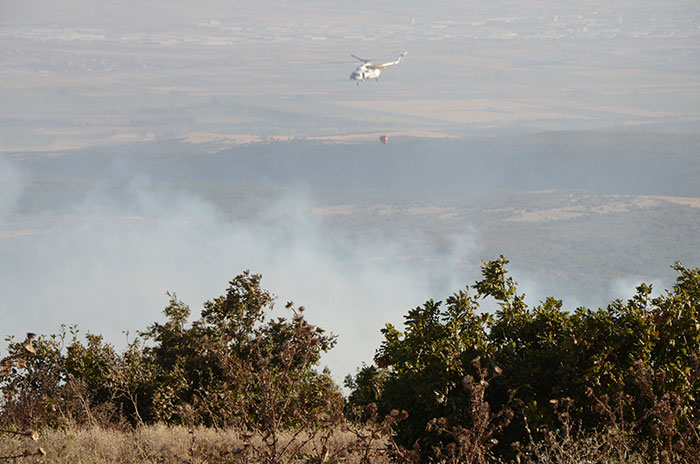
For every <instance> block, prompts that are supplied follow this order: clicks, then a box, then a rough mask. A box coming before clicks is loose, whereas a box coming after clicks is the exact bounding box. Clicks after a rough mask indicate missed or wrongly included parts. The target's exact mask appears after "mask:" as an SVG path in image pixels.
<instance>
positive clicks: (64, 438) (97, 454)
mask: <svg viewBox="0 0 700 464" xmlns="http://www.w3.org/2000/svg"><path fill="white" fill-rule="evenodd" d="M291 439H293V437H292V436H291V435H286V436H283V437H282V440H281V441H282V442H283V443H284V442H286V441H288V440H291ZM356 443H357V436H356V434H355V433H353V432H350V431H341V430H338V431H336V432H335V433H334V434H333V436H332V437H331V438H330V440H328V441H327V442H326V443H325V444H326V445H327V448H324V443H323V442H322V441H321V440H318V439H312V440H310V441H309V442H308V443H306V445H305V446H304V447H303V448H302V449H301V450H300V452H299V453H297V454H296V456H290V455H287V456H282V458H281V459H280V460H278V461H276V462H280V463H294V462H300V463H301V462H308V463H314V462H318V463H321V462H326V463H331V462H343V463H348V464H352V463H361V462H363V455H364V452H363V451H364V450H362V449H358V448H354V447H353V445H354V444H356ZM23 445H26V446H23ZM38 446H41V447H42V449H44V450H45V451H46V457H32V456H29V457H25V458H23V459H22V461H21V462H46V463H48V462H50V463H56V464H59V463H66V464H69V463H70V464H76V463H83V464H87V463H90V464H108V463H109V464H117V463H124V464H132V463H160V464H162V463H205V462H206V463H224V462H226V463H253V462H264V458H262V457H261V454H259V453H257V451H261V450H263V449H264V447H265V444H264V442H263V440H262V437H260V436H253V437H246V434H245V433H242V432H240V431H237V430H233V429H225V430H224V429H214V428H206V427H198V428H186V427H181V426H175V427H169V426H165V425H152V426H144V427H139V428H137V429H134V430H126V431H122V430H117V429H104V428H101V427H90V428H69V429H66V430H45V431H43V432H42V433H41V438H40V439H39V442H38V445H37V443H33V442H30V439H27V442H26V443H22V442H21V441H20V440H17V439H12V438H9V437H3V438H0V455H1V456H15V455H18V454H21V453H22V451H20V452H18V451H17V450H18V449H20V450H23V449H24V448H27V449H30V450H31V449H33V448H37V447H38ZM382 446H383V444H382V443H379V442H378V443H376V444H375V448H373V449H375V450H376V449H377V448H381V447H382ZM326 450H327V451H328V453H326ZM334 454H338V455H336V456H334ZM380 454H382V453H379V452H377V451H374V452H373V453H372V457H371V461H370V462H372V463H380V464H381V463H383V462H389V459H388V458H383V457H381V456H380ZM324 456H326V457H325V460H324ZM9 462H14V461H9Z"/></svg>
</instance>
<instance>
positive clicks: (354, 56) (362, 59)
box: [350, 55, 369, 63]
mask: <svg viewBox="0 0 700 464" xmlns="http://www.w3.org/2000/svg"><path fill="white" fill-rule="evenodd" d="M350 56H352V57H353V58H355V59H356V60H360V61H362V62H364V63H367V62H368V61H369V60H366V59H364V58H360V57H359V56H357V55H350Z"/></svg>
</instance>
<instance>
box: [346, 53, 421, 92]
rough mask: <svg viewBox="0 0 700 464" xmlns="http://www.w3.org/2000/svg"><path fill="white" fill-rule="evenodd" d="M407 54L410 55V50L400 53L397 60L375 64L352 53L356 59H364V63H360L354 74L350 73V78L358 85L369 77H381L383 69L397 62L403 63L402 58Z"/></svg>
mask: <svg viewBox="0 0 700 464" xmlns="http://www.w3.org/2000/svg"><path fill="white" fill-rule="evenodd" d="M406 55H408V52H403V53H402V54H400V55H399V57H398V58H396V61H389V62H386V63H380V64H374V63H372V62H371V61H369V60H365V59H364V58H360V57H359V56H356V55H350V56H351V57H353V58H355V59H356V60H360V61H362V64H361V65H359V66H358V67H357V68H356V69H355V70H354V71H353V72H352V74H350V80H353V81H355V82H356V83H357V85H360V82H363V81H366V80H367V79H379V75H380V74H381V73H382V69H384V68H386V67H387V66H393V65H395V64H399V63H401V58H403V57H404V56H406Z"/></svg>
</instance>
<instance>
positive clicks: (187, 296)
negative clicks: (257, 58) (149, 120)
mask: <svg viewBox="0 0 700 464" xmlns="http://www.w3.org/2000/svg"><path fill="white" fill-rule="evenodd" d="M2 168H3V169H2V173H3V174H2V175H3V176H4V177H3V179H4V180H5V182H3V183H2V185H3V187H2V188H3V191H2V192H1V193H4V194H5V195H3V198H5V203H3V210H0V211H5V214H4V215H3V216H2V223H0V230H5V231H6V233H5V235H3V236H2V239H0V256H2V259H1V260H0V274H1V275H2V276H3V278H2V279H1V281H0V295H1V296H0V315H2V320H3V324H2V329H3V330H2V332H3V335H8V334H15V335H17V336H19V337H21V336H23V334H24V332H26V331H33V332H38V333H56V332H57V331H58V330H59V327H60V324H67V325H72V324H77V325H78V328H79V329H80V331H81V333H83V334H84V333H85V332H87V331H90V332H93V333H100V334H103V335H104V336H105V338H106V339H107V341H109V342H111V343H114V344H115V345H116V346H117V347H120V346H123V344H124V341H125V337H124V335H123V334H122V331H126V330H128V331H130V332H131V334H133V333H134V332H135V331H137V330H143V329H145V328H146V326H147V325H149V324H150V323H152V322H154V321H161V320H162V317H163V316H162V314H161V311H162V308H163V307H164V306H165V305H166V304H167V302H168V297H167V296H166V295H165V292H166V291H174V292H176V294H177V296H178V298H180V299H181V300H183V301H184V302H185V303H187V304H189V305H190V307H191V309H192V313H193V317H194V318H196V317H198V315H199V310H200V309H201V305H202V303H203V302H204V301H206V300H209V299H212V298H214V297H216V296H219V295H221V294H223V293H224V291H225V289H226V287H227V283H228V281H229V280H230V279H231V278H233V277H234V276H235V275H236V274H238V273H240V272H242V271H244V270H246V269H250V270H251V271H252V272H256V273H261V274H262V275H263V282H262V284H263V287H264V288H266V289H269V290H270V291H271V292H272V293H274V294H275V295H277V296H278V304H277V309H276V311H280V312H281V311H283V309H279V308H283V306H284V303H285V302H286V301H288V300H293V301H294V302H295V303H296V304H297V305H304V306H305V307H306V309H307V312H306V315H307V317H308V318H309V320H310V321H311V322H312V323H314V324H317V325H319V326H320V327H322V328H324V329H326V330H327V331H330V332H333V333H335V334H337V335H338V337H339V341H338V345H337V346H336V347H335V348H334V349H333V350H332V351H331V352H330V354H328V355H327V356H326V357H325V358H324V360H323V362H324V364H326V365H328V367H330V369H331V371H332V373H333V376H334V378H335V379H336V380H337V381H338V382H340V381H342V378H343V376H344V375H346V374H348V373H352V372H354V370H355V368H356V367H357V366H359V365H360V364H361V363H362V362H363V361H371V359H372V357H373V354H374V350H375V349H376V348H377V347H378V346H379V343H380V341H381V334H380V332H379V330H380V329H381V327H383V325H384V324H385V323H386V322H392V323H398V324H400V323H401V322H402V316H403V315H404V314H405V313H406V312H407V311H408V309H410V308H412V307H415V306H418V305H420V304H422V303H423V302H424V301H425V300H426V299H428V298H432V297H434V298H436V299H441V298H444V297H446V296H447V295H449V294H450V293H452V292H453V291H455V290H457V289H459V288H462V287H463V286H464V285H465V284H467V283H471V282H472V281H473V280H474V279H475V277H476V276H466V275H460V272H461V273H462V274H463V273H464V271H460V270H459V269H461V267H460V263H462V262H464V261H465V260H467V261H471V262H474V261H476V260H477V248H478V247H477V242H476V240H475V239H474V237H473V236H472V235H471V234H467V235H465V236H461V237H455V238H453V239H452V240H451V241H449V243H448V245H443V246H442V247H441V248H440V250H439V259H437V260H434V261H432V262H431V263H428V264H427V265H425V264H424V265H422V266H416V265H415V263H414V262H413V260H411V259H410V258H408V256H411V255H413V256H415V255H418V256H421V255H423V256H427V255H435V254H436V250H435V249H432V248H430V247H431V246H430V245H425V248H426V249H424V250H416V249H415V243H418V242H419V241H418V240H413V241H412V245H411V247H412V248H411V249H407V245H405V244H404V243H400V242H398V241H395V240H392V239H391V238H388V237H386V236H380V235H377V236H376V237H375V238H374V239H372V240H366V241H365V242H363V244H362V245H358V244H357V241H352V242H351V241H350V240H348V239H347V237H346V236H344V234H343V233H342V231H339V230H338V229H336V228H329V227H328V226H327V225H326V224H325V223H324V221H323V220H322V219H321V218H319V217H318V216H314V215H312V214H310V211H311V210H312V207H313V200H312V199H311V198H310V197H309V195H306V194H303V193H298V194H295V195H287V196H286V197H285V198H284V199H283V200H281V201H278V202H276V203H275V204H273V205H269V207H267V208H266V209H265V210H264V211H262V212H260V214H259V215H258V218H257V219H256V220H254V221H245V222H244V221H233V220H230V219H228V218H226V217H225V216H224V215H223V214H222V213H221V212H220V211H219V210H217V209H216V208H215V207H214V206H213V205H212V204H211V203H209V202H207V201H206V200H204V199H202V198H200V197H198V196H196V195H194V194H191V193H186V192H176V191H171V190H164V189H162V188H159V187H156V186H153V185H150V184H149V183H148V182H147V181H144V180H140V181H134V182H132V183H131V184H130V186H129V187H128V189H127V191H126V192H119V195H118V198H117V195H115V194H114V193H110V192H113V191H111V190H109V189H97V190H95V191H93V192H92V193H91V194H90V195H88V196H86V197H85V198H84V199H83V200H82V201H80V202H78V203H77V204H75V205H74V206H72V207H70V208H69V210H68V211H64V212H61V214H60V215H57V214H55V213H54V214H45V215H34V216H32V217H29V218H24V221H25V222H26V223H31V224H32V225H33V226H32V227H31V228H30V227H24V229H23V230H25V233H9V232H8V231H10V229H12V228H15V229H16V228H17V227H18V226H17V224H14V223H10V221H9V219H8V218H9V211H11V210H12V207H13V205H14V204H15V203H16V202H17V200H18V199H19V196H20V192H21V191H22V188H23V187H22V185H23V181H22V176H21V174H20V173H19V172H16V170H15V171H11V170H9V169H7V170H6V169H4V168H5V166H2ZM429 248H430V249H429Z"/></svg>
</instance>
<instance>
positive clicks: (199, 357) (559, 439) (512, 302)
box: [0, 257, 700, 462]
mask: <svg viewBox="0 0 700 464" xmlns="http://www.w3.org/2000/svg"><path fill="white" fill-rule="evenodd" d="M507 263H508V261H507V260H506V259H505V258H503V257H500V258H498V259H496V260H493V261H487V262H483V263H482V266H481V271H482V278H481V279H480V280H479V281H477V282H475V283H474V285H472V286H471V287H469V286H467V287H465V288H464V289H462V290H459V291H457V292H456V293H454V294H453V295H451V296H449V297H448V298H446V299H445V300H444V301H436V300H428V301H426V302H425V303H424V304H423V305H420V306H417V307H415V308H413V309H410V310H409V311H408V312H407V314H406V315H405V317H404V325H403V327H397V326H394V325H391V324H387V325H386V326H385V327H384V328H381V331H382V334H383V338H384V339H383V341H382V343H381V344H380V346H378V347H377V350H376V355H375V357H374V359H373V360H367V361H368V362H367V364H365V365H363V366H360V367H358V370H357V372H356V373H355V374H354V375H349V376H348V377H347V378H346V380H345V387H346V393H345V394H344V392H343V390H342V389H341V388H340V387H339V386H338V385H336V384H335V383H334V382H333V380H332V378H331V376H330V372H329V371H328V370H325V369H324V370H321V369H320V362H321V359H322V355H323V353H325V352H327V351H328V350H331V349H332V348H333V345H334V343H335V340H336V337H335V336H334V335H333V334H329V333H327V332H326V331H324V330H323V329H322V328H320V327H318V326H315V325H314V324H313V323H312V322H310V321H308V320H307V318H306V317H305V315H304V307H303V306H298V305H296V304H294V303H293V302H286V303H285V304H283V306H284V307H285V310H286V311H287V316H286V317H271V315H270V311H271V310H272V308H273V306H274V304H275V298H274V296H273V295H272V294H271V293H270V292H269V291H267V290H265V289H264V288H262V286H261V279H262V277H261V276H260V275H256V274H253V273H250V272H248V271H246V272H243V273H241V274H239V275H238V276H236V277H235V278H234V279H232V280H231V281H230V282H229V285H228V288H227V289H226V291H225V293H224V294H223V295H221V296H218V297H215V298H213V299H212V300H210V301H208V302H206V303H205V304H204V306H203V308H202V310H201V312H200V314H199V317H197V318H194V317H195V315H194V314H192V311H191V309H190V308H189V307H188V306H187V305H186V304H185V303H184V302H182V301H180V300H179V299H177V297H176V295H175V294H170V296H171V299H170V303H169V304H168V305H167V306H166V308H165V309H164V310H163V314H164V320H162V321H159V322H154V323H153V324H151V325H149V326H148V327H146V328H144V330H142V331H139V332H138V333H137V334H136V336H133V335H132V336H130V337H129V343H128V345H127V347H126V348H125V349H124V350H121V351H120V350H117V349H115V348H114V346H112V345H110V344H109V343H106V342H105V341H104V340H103V338H102V337H101V336H100V335H99V334H91V333H88V334H86V335H85V336H84V337H83V336H82V335H81V334H80V332H79V331H78V328H76V327H69V328H65V327H64V328H63V329H62V330H61V331H60V332H59V333H57V334H51V335H36V334H33V333H28V334H27V335H26V337H25V338H24V339H23V340H21V341H19V340H17V339H15V338H14V337H8V339H7V342H8V346H7V352H8V355H7V356H6V357H4V358H3V359H2V361H1V363H0V386H1V388H2V403H0V423H1V424H2V429H3V430H4V431H5V433H6V434H7V433H9V434H10V435H11V436H12V437H14V436H27V437H30V436H33V434H34V432H36V431H50V430H66V429H71V428H76V427H78V428H81V427H82V428H84V427H102V428H105V429H113V428H116V429H119V430H137V429H139V428H143V427H149V426H153V425H155V424H165V425H168V426H172V427H178V426H181V427H189V428H196V427H208V428H214V429H217V430H223V429H227V428H232V429H234V430H237V431H239V432H240V436H239V438H240V437H242V438H240V439H241V440H242V441H241V445H240V446H238V445H236V446H238V448H237V447H236V446H234V445H233V444H230V446H229V447H228V448H227V449H228V451H227V452H226V453H223V452H222V453H220V454H219V455H218V457H215V456H209V457H208V458H207V460H206V461H207V462H260V461H264V462H346V461H345V460H346V459H350V458H351V457H353V456H354V459H356V461H353V462H384V461H383V460H387V461H391V460H394V461H397V462H495V461H494V460H496V459H501V460H503V461H513V462H578V461H564V460H563V459H564V458H563V457H562V456H566V453H570V454H571V453H573V454H574V455H582V454H581V453H584V451H585V450H588V451H586V452H590V451H591V446H593V445H590V443H591V440H593V441H595V440H598V441H597V442H596V443H598V445H596V446H597V447H595V452H596V453H598V458H599V459H607V461H606V462H616V461H615V460H616V459H617V460H618V461H619V462H693V459H694V458H695V456H697V452H698V451H699V450H700V437H699V436H698V433H699V431H700V411H699V410H698V407H699V405H698V397H699V396H698V395H699V394H700V378H699V377H698V373H699V372H698V365H699V364H698V363H699V361H700V317H699V315H698V312H699V311H700V269H689V268H686V267H684V266H683V265H681V264H680V263H676V264H674V265H673V268H674V269H675V271H676V273H677V279H676V282H675V284H674V285H673V287H672V288H670V289H668V290H667V291H665V292H664V293H662V294H661V295H659V296H656V297H655V296H652V288H651V287H650V286H649V285H646V284H644V283H641V284H640V285H639V286H638V287H637V292H636V294H635V295H634V296H633V297H632V298H630V299H629V300H627V301H622V300H615V301H613V302H611V303H610V304H609V305H608V306H607V307H604V308H599V309H589V308H578V309H576V310H575V311H572V312H567V311H564V310H563V309H562V306H563V304H562V301H561V300H558V299H556V298H554V297H549V298H547V299H546V300H544V301H542V302H540V303H539V304H538V305H536V306H532V307H530V306H528V305H527V304H526V303H525V300H524V295H523V294H522V293H520V292H519V291H518V288H517V283H516V282H515V281H514V280H513V278H512V277H511V276H510V275H509V273H508V271H507ZM486 299H488V300H492V301H493V302H495V303H496V305H497V308H498V309H497V310H496V311H495V312H486V311H484V310H482V309H481V306H482V305H483V302H484V300H486ZM277 303H278V304H282V302H277ZM378 329H380V328H378ZM338 430H345V431H348V430H352V431H353V433H354V435H353V437H354V441H352V440H351V441H349V442H347V443H345V445H335V448H334V447H333V446H331V444H330V443H331V442H330V441H329V440H330V438H331V437H332V436H333V434H334V433H336V431H338ZM42 433H43V432H42ZM252 437H258V438H259V441H258V442H255V443H253V441H252V440H253V439H252ZM301 437H305V438H303V439H302V438H301ZM324 437H325V441H324ZM601 437H602V438H601ZM7 439H8V438H5V439H4V440H5V441H6V440H7ZM12 439H14V438H12ZM314 440H316V441H314ZM319 440H320V441H319ZM310 443H324V444H323V446H322V447H320V448H318V449H321V450H323V449H325V451H324V452H323V453H321V454H322V456H320V457H319V455H318V454H319V453H320V451H319V453H315V454H314V453H311V452H306V451H304V452H302V449H305V448H304V447H308V446H311V445H310ZM17 446H18V447H21V445H19V444H18V445H17ZM223 446H224V447H226V445H225V444H224V445H223ZM318 446H321V445H318ZM586 446H588V448H586ZM582 447H583V448H582ZM239 448H240V449H239ZM193 449H194V448H193ZM236 449H237V450H238V451H236V452H234V451H235V450H236ZM314 449H316V448H314ZM42 451H43V448H42ZM317 451H318V450H317ZM24 453H25V454H24V456H26V457H28V456H30V455H34V454H32V453H31V452H29V451H26V452H24ZM334 453H335V454H334ZM353 453H354V454H353ZM556 453H559V455H560V460H559V461H557V460H556V459H555V458H553V456H555V454H556ZM606 453H607V454H606ZM363 456H364V457H363ZM601 456H602V457H601ZM606 456H607V457H606ZM642 457H643V460H642V461H635V460H636V459H637V460H638V459H642ZM46 459H49V462H51V460H50V456H49V457H48V458H46ZM163 459H165V458H163ZM363 459H364V460H363ZM548 459H549V461H548ZM552 459H554V460H552ZM56 462H57V461H56ZM154 462H156V461H154ZM158 462H163V460H161V461H158Z"/></svg>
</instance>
